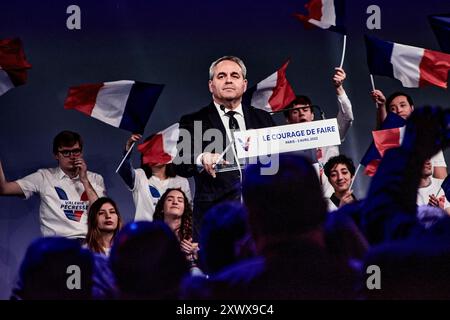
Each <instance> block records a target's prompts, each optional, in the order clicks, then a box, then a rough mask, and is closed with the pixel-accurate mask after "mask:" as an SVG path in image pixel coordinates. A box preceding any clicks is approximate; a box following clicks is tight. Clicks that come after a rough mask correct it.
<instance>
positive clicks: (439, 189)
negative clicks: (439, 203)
mask: <svg viewBox="0 0 450 320" xmlns="http://www.w3.org/2000/svg"><path fill="white" fill-rule="evenodd" d="M441 190H442V185H441V186H440V188H439V190H438V192H437V193H436V198H437V196H438V194H439V192H441Z"/></svg>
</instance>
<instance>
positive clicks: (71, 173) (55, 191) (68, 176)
mask: <svg viewBox="0 0 450 320" xmlns="http://www.w3.org/2000/svg"><path fill="white" fill-rule="evenodd" d="M53 155H54V157H55V159H56V161H57V162H58V166H57V167H55V168H44V169H39V170H38V171H36V172H35V173H32V174H30V175H28V176H26V177H24V178H22V179H18V180H16V181H11V182H9V181H7V180H6V177H5V174H4V172H3V167H2V164H1V161H0V195H3V196H19V197H24V198H26V199H28V198H30V197H31V196H32V194H33V193H38V194H39V196H40V198H41V203H40V208H39V215H40V223H41V232H42V234H43V236H62V237H67V238H75V239H80V241H82V240H84V238H85V237H86V233H87V211H88V208H89V206H90V205H91V204H92V203H93V202H94V201H95V200H97V199H98V197H99V196H100V197H102V196H105V195H106V194H105V184H104V182H103V178H102V176H100V175H99V174H96V173H93V172H90V171H87V166H86V162H85V161H84V159H83V141H82V139H81V136H80V135H79V134H78V133H76V132H71V131H62V132H60V133H59V134H58V135H56V137H55V138H54V140H53Z"/></svg>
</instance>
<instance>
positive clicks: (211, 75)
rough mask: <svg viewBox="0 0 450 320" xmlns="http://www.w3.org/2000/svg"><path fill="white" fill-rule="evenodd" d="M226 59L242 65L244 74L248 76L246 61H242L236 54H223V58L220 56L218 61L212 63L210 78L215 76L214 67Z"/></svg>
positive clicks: (245, 76)
mask: <svg viewBox="0 0 450 320" xmlns="http://www.w3.org/2000/svg"><path fill="white" fill-rule="evenodd" d="M225 60H229V61H233V62H236V63H237V64H238V65H239V67H241V70H242V76H243V77H244V79H246V78H247V68H246V67H245V64H244V61H242V60H241V59H240V58H238V57H235V56H223V57H222V58H219V59H217V60H216V61H214V62H213V63H211V66H210V67H209V80H212V78H213V77H214V68H215V67H216V66H217V65H218V64H219V63H220V62H222V61H225Z"/></svg>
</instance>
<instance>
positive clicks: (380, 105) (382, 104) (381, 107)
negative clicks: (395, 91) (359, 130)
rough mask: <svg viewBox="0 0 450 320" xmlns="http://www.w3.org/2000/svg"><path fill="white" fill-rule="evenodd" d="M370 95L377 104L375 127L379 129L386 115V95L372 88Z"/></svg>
mask: <svg viewBox="0 0 450 320" xmlns="http://www.w3.org/2000/svg"><path fill="white" fill-rule="evenodd" d="M370 96H371V97H372V100H373V102H375V104H376V106H377V123H376V127H375V129H376V130H379V129H380V128H381V124H382V123H383V121H384V119H386V117H387V111H386V97H385V96H384V94H383V92H382V91H381V90H373V91H372V92H371V93H370Z"/></svg>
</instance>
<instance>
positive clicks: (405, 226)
mask: <svg viewBox="0 0 450 320" xmlns="http://www.w3.org/2000/svg"><path fill="white" fill-rule="evenodd" d="M447 116H450V113H449V111H443V110H442V109H440V108H437V107H434V108H432V107H425V108H421V109H417V110H416V111H415V112H414V113H413V114H412V115H411V117H410V118H409V119H408V122H407V127H406V130H405V137H404V139H403V143H402V146H401V147H400V148H396V149H391V150H388V151H387V152H386V154H385V155H384V157H383V160H382V161H381V164H380V166H379V168H378V170H377V173H376V175H375V177H374V178H373V180H372V183H371V185H370V189H369V192H368V195H367V198H366V200H365V204H364V206H363V215H362V227H363V230H364V233H365V235H366V237H367V238H368V240H369V242H370V243H371V244H376V243H380V242H384V241H388V240H393V239H404V238H407V237H409V236H412V235H413V234H417V233H420V232H423V231H424V229H423V227H422V226H420V224H419V223H418V221H417V218H416V209H417V206H416V200H417V188H418V186H419V181H420V174H421V170H422V166H423V163H424V162H425V160H426V159H428V158H430V157H431V156H432V155H433V154H435V153H436V152H437V151H438V150H439V149H440V148H442V147H445V146H446V145H447V141H446V140H447V139H446V135H447V131H448V130H447V129H446V123H445V117H447Z"/></svg>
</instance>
